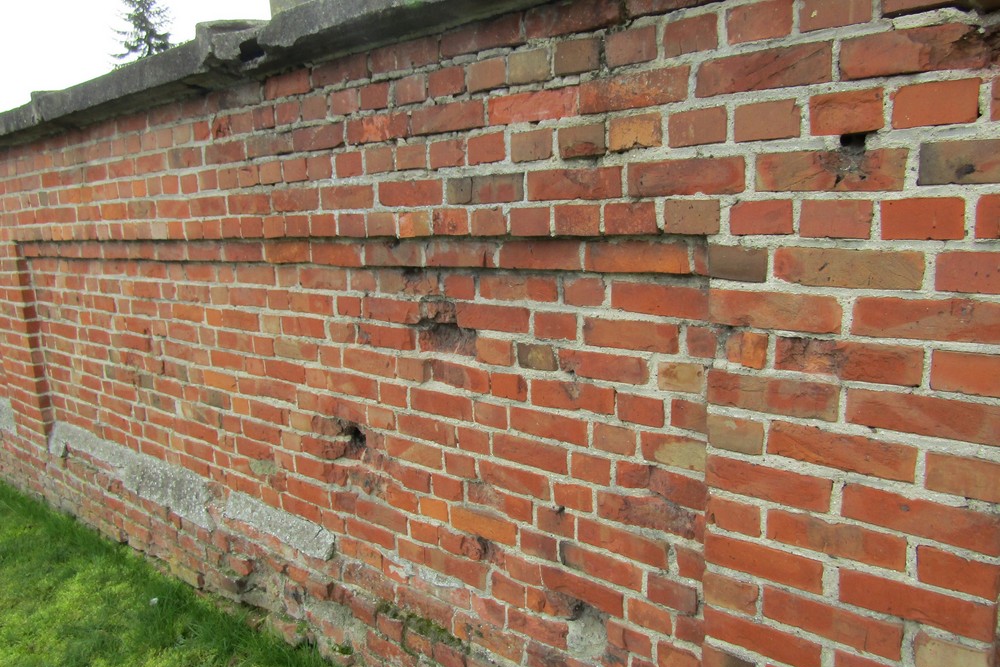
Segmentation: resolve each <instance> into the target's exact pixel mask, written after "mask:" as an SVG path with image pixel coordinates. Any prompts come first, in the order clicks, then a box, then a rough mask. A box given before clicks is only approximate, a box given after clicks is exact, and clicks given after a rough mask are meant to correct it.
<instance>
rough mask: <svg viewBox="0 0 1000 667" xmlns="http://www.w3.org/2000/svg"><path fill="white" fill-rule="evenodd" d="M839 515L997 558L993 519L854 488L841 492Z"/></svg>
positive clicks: (997, 530) (998, 531) (997, 528)
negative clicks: (841, 506)
mask: <svg viewBox="0 0 1000 667" xmlns="http://www.w3.org/2000/svg"><path fill="white" fill-rule="evenodd" d="M841 513H842V514H843V515H844V517H846V518H848V519H856V520H858V521H864V522H866V523H869V524H872V525H875V526H882V527H884V528H889V529H891V530H896V531H899V532H902V533H908V534H910V535H919V536H922V537H926V538H928V539H932V540H936V541H938V542H944V543H945V544H951V545H954V546H957V547H961V548H963V549H970V550H972V551H976V552H979V553H982V554H985V555H987V556H996V555H998V554H1000V525H997V522H996V520H995V517H993V516H991V515H989V514H982V513H979V512H974V511H972V510H968V509H963V508H960V507H948V506H945V505H939V504H937V503H935V502H932V501H929V500H919V499H914V498H907V497H905V496H901V495H898V494H895V493H890V492H888V491H882V490H879V489H873V488H870V487H866V486H861V485H858V484H848V485H847V486H846V487H845V488H844V497H843V508H842V509H841Z"/></svg>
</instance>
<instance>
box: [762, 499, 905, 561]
mask: <svg viewBox="0 0 1000 667" xmlns="http://www.w3.org/2000/svg"><path fill="white" fill-rule="evenodd" d="M767 537H768V538H769V539H772V540H777V541H778V542H781V543H783V544H790V545H792V546H796V547H801V548H803V549H809V550H811V551H817V552H819V553H824V554H828V555H830V556H834V557H836V558H846V559H848V560H854V561H858V562H860V563H867V564H869V565H875V566H876V567H884V568H888V569H890V570H897V571H899V572H902V571H903V570H905V569H906V540H905V539H904V538H902V537H899V536H897V535H886V534H885V533H879V532H875V531H872V530H868V529H866V528H862V527H860V526H854V525H851V524H846V523H830V522H827V521H824V520H822V519H819V518H817V517H815V516H813V515H811V514H798V513H794V514H793V513H791V512H785V511H782V510H770V511H769V512H768V515H767Z"/></svg>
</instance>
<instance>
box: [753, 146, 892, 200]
mask: <svg viewBox="0 0 1000 667" xmlns="http://www.w3.org/2000/svg"><path fill="white" fill-rule="evenodd" d="M906 153H907V151H906V149H900V148H881V149H877V150H870V151H866V152H865V153H864V155H862V156H861V158H860V159H858V157H857V156H855V155H850V154H848V153H845V152H840V151H797V152H791V153H770V154H765V155H761V156H759V157H758V158H757V189H758V190H761V191H765V192H808V191H825V192H878V191H881V190H902V189H903V177H904V175H905V173H906Z"/></svg>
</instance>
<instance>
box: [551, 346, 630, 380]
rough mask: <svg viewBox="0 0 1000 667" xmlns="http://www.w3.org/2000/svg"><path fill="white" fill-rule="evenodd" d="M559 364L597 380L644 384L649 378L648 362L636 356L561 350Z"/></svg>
mask: <svg viewBox="0 0 1000 667" xmlns="http://www.w3.org/2000/svg"><path fill="white" fill-rule="evenodd" d="M559 365H560V367H561V368H562V369H563V370H567V371H573V372H574V373H576V374H577V375H579V376H581V377H586V378H593V379H595V380H608V381H610V382H622V383H625V384H643V383H645V382H646V380H647V379H648V378H649V368H648V367H647V365H646V363H645V362H644V361H643V360H641V359H637V358H634V357H622V356H618V355H612V354H602V353H599V352H576V351H573V350H560V351H559Z"/></svg>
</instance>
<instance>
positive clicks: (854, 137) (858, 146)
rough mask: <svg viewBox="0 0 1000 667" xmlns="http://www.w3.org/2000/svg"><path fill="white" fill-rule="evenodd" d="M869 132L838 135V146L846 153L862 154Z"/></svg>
mask: <svg viewBox="0 0 1000 667" xmlns="http://www.w3.org/2000/svg"><path fill="white" fill-rule="evenodd" d="M869 134H870V132H853V133H851V134H842V135H840V146H841V148H842V149H843V150H844V151H846V152H848V153H864V152H865V142H866V141H867V140H868V135H869Z"/></svg>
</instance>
